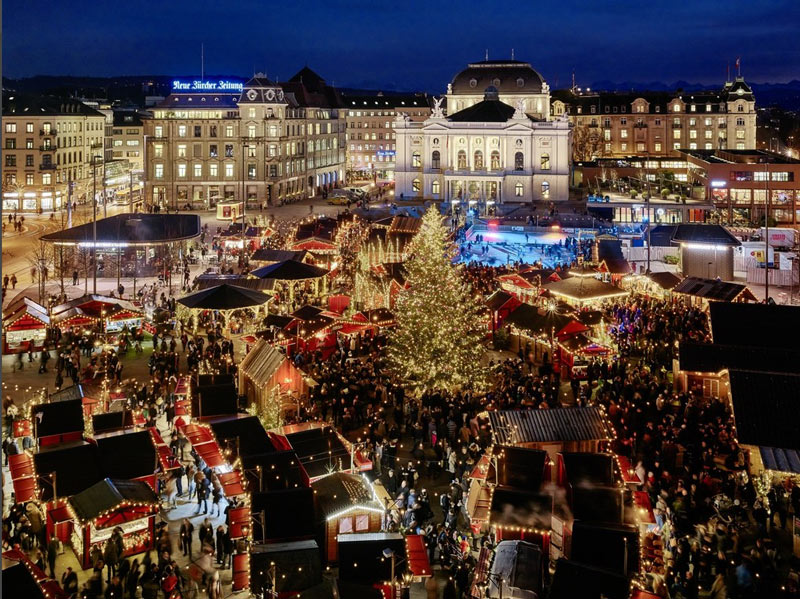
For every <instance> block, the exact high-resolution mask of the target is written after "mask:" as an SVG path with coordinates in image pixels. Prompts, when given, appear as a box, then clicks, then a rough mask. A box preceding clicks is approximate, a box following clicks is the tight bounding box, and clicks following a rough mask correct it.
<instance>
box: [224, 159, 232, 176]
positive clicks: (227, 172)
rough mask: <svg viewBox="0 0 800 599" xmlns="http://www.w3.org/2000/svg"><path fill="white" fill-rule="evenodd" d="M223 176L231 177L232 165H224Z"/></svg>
mask: <svg viewBox="0 0 800 599" xmlns="http://www.w3.org/2000/svg"><path fill="white" fill-rule="evenodd" d="M225 176H226V177H228V178H230V177H233V164H231V163H228V164H226V165H225Z"/></svg>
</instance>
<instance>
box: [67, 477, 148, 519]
mask: <svg viewBox="0 0 800 599" xmlns="http://www.w3.org/2000/svg"><path fill="white" fill-rule="evenodd" d="M157 501H158V497H157V496H156V494H155V492H154V491H153V489H151V488H150V485H148V484H147V483H145V482H142V481H140V480H111V479H109V478H106V479H103V480H101V481H99V482H97V483H96V484H94V485H92V486H91V487H89V488H88V489H85V490H84V491H82V492H80V493H77V494H76V495H73V496H72V497H71V498H70V500H69V502H70V504H71V505H72V508H73V509H74V510H75V515H76V516H78V518H79V519H80V520H81V521H82V522H87V521H89V520H92V519H94V518H96V517H97V516H99V515H100V514H102V513H104V512H107V511H109V510H113V509H114V508H116V507H118V506H120V505H121V504H122V503H123V502H130V503H147V504H156V502H157Z"/></svg>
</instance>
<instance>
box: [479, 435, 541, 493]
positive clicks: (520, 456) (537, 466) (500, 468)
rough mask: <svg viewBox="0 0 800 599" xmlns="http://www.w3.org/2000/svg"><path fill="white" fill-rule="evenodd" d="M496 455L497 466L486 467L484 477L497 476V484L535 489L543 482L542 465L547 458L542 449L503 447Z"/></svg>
mask: <svg viewBox="0 0 800 599" xmlns="http://www.w3.org/2000/svg"><path fill="white" fill-rule="evenodd" d="M499 454H500V455H498V456H496V459H497V466H494V465H493V464H492V465H490V466H489V468H488V469H487V470H488V471H487V474H486V476H485V478H486V479H487V480H489V481H492V478H493V476H496V477H497V484H498V485H505V486H509V487H514V488H516V489H527V490H530V491H536V490H538V489H539V488H540V487H541V486H542V483H543V482H544V467H545V464H547V463H548V460H549V458H548V457H547V452H546V451H544V450H542V449H530V448H528V447H513V446H507V447H503V448H502V449H501V450H500V452H499Z"/></svg>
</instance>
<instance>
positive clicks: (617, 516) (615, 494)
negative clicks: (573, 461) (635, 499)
mask: <svg viewBox="0 0 800 599" xmlns="http://www.w3.org/2000/svg"><path fill="white" fill-rule="evenodd" d="M623 493H624V489H623V488H621V487H612V486H595V485H580V484H575V485H572V488H571V501H570V509H571V511H572V514H571V515H572V517H574V518H575V519H576V520H585V521H587V522H605V523H610V524H622V522H623V520H624V517H625V512H624V511H623V503H624V497H623Z"/></svg>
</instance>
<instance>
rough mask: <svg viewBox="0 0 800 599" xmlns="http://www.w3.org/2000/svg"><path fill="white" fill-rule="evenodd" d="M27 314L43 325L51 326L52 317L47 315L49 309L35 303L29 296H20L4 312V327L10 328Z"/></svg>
mask: <svg viewBox="0 0 800 599" xmlns="http://www.w3.org/2000/svg"><path fill="white" fill-rule="evenodd" d="M25 314H27V315H29V316H32V317H33V318H35V319H36V320H39V321H41V322H42V323H43V324H45V325H48V324H50V317H49V316H48V315H47V308H45V307H44V306H42V305H41V304H39V303H37V302H35V301H33V300H32V299H31V298H29V297H27V296H24V295H22V296H19V297H18V298H16V299H15V300H14V301H12V302H11V303H9V304H8V306H6V309H5V310H3V326H4V327H8V326H10V325H11V324H13V323H14V322H16V321H17V320H19V319H20V318H22V316H24V315H25Z"/></svg>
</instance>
